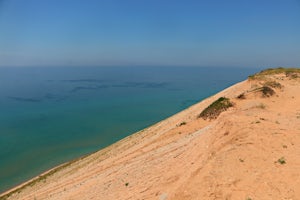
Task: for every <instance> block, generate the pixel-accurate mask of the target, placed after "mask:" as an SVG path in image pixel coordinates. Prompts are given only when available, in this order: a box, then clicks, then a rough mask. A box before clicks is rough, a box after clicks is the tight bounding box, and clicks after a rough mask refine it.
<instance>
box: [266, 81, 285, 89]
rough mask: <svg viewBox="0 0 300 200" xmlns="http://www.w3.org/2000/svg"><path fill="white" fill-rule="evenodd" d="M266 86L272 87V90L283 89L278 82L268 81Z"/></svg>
mask: <svg viewBox="0 0 300 200" xmlns="http://www.w3.org/2000/svg"><path fill="white" fill-rule="evenodd" d="M264 86H267V87H272V88H279V89H281V88H282V85H281V84H280V83H278V82H276V81H267V82H265V83H264Z"/></svg>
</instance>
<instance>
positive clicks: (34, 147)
mask: <svg viewBox="0 0 300 200" xmlns="http://www.w3.org/2000/svg"><path fill="white" fill-rule="evenodd" d="M257 71H259V69H257V68H232V67H227V68H224V67H223V68H221V67H219V68H217V67H214V68H208V67H10V68H8V67H3V68H0V110H1V112H0V192H3V191H5V190H7V189H9V188H11V187H13V186H15V185H17V184H19V183H22V182H24V181H26V180H28V179H30V178H32V177H34V176H36V175H38V174H40V173H41V172H43V171H45V170H47V169H50V168H52V167H54V166H56V165H58V164H61V163H63V162H66V161H69V160H71V159H75V158H77V157H79V156H82V155H85V154H88V153H91V152H94V151H96V150H98V149H101V148H104V147H106V146H108V145H110V144H112V143H114V142H116V141H118V140H120V139H122V138H124V137H126V136H128V135H130V134H132V133H134V132H136V131H138V130H141V129H143V128H146V127H148V126H150V125H151V124H153V123H156V122H158V121H160V120H162V119H165V118H166V117H169V116H171V115H173V114H175V113H177V112H179V111H180V110H183V109H185V108H187V107H189V106H190V105H192V104H194V103H196V102H198V101H200V100H202V99H204V98H206V97H209V96H211V95H213V94H215V93H216V92H218V91H221V90H223V89H224V88H226V87H228V86H230V85H233V84H235V83H237V82H239V81H242V80H245V79H246V78H247V76H248V75H250V74H253V73H255V72H257ZM199 112H201V111H199Z"/></svg>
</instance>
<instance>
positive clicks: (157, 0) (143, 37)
mask: <svg viewBox="0 0 300 200" xmlns="http://www.w3.org/2000/svg"><path fill="white" fill-rule="evenodd" d="M123 65H124V66H130V65H137V66H139V65H140V66H142V65H145V66H239V67H262V66H268V67H277V66H289V67H300V0H26V1H24V0H0V66H123Z"/></svg>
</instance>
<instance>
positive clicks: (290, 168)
mask: <svg viewBox="0 0 300 200" xmlns="http://www.w3.org/2000/svg"><path fill="white" fill-rule="evenodd" d="M266 85H267V88H269V89H271V91H273V92H275V93H274V94H271V93H272V92H270V91H269V92H268V91H267V92H266V93H264V90H262V89H261V88H262V87H264V86H266ZM220 97H227V98H229V99H230V101H231V102H232V103H233V104H234V106H233V107H230V108H229V109H228V110H226V111H224V112H222V113H221V114H220V115H219V116H218V117H217V118H216V119H212V120H209V119H207V120H204V119H202V118H199V117H198V116H199V114H200V113H201V112H202V111H203V110H204V109H205V108H206V107H208V106H209V105H210V104H211V103H212V102H214V101H216V100H217V99H218V98H220ZM237 97H239V98H237ZM299 144H300V78H299V77H297V73H295V74H294V75H292V76H290V74H285V73H279V74H271V75H264V76H262V77H255V78H252V79H249V80H246V81H243V82H240V83H238V84H236V85H234V86H232V87H229V88H227V89H225V90H223V91H222V92H220V93H218V94H216V95H214V96H212V97H210V98H207V99H205V100H203V101H201V102H199V103H197V104H195V105H193V106H191V107H190V108H188V109H186V110H184V111H182V112H180V113H178V114H176V115H174V116H172V117H170V118H168V119H166V120H163V121H161V122H159V123H157V124H155V125H153V126H151V127H149V128H147V129H144V130H142V131H140V132H138V133H135V134H133V135H131V136H129V137H127V138H125V139H123V140H121V141H119V142H117V143H115V144H113V145H111V146H109V147H108V148H105V149H103V150H100V151H98V152H96V153H94V154H92V155H89V156H87V157H84V158H81V159H79V160H77V161H74V162H71V163H68V164H66V165H63V166H61V167H59V168H58V169H56V170H54V171H52V172H50V173H49V172H48V173H46V174H45V175H43V176H41V177H38V178H36V180H33V181H31V183H29V184H28V183H27V185H23V187H21V188H20V187H19V189H18V188H15V189H13V190H12V191H9V192H6V193H4V194H3V195H2V198H3V199H6V198H7V199H36V200H39V199H64V200H65V199H80V200H84V199H99V200H106V199H107V200H112V199H114V200H116V199H122V200H127V199H132V200H136V199H158V200H167V199H201V200H205V199H234V200H235V199H239V200H241V199H245V200H246V199H247V200H250V199H252V200H256V199H259V200H264V199H272V200H274V199H280V200H281V199H287V200H288V199H289V200H292V199H293V200H296V199H300V145H299ZM8 193H9V195H7V194H8ZM0 199H1V197H0Z"/></svg>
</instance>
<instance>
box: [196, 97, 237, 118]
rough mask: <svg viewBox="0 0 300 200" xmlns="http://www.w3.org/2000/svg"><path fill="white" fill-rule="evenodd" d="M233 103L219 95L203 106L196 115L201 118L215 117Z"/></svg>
mask: <svg viewBox="0 0 300 200" xmlns="http://www.w3.org/2000/svg"><path fill="white" fill-rule="evenodd" d="M232 106H233V103H232V102H230V100H229V99H228V98H225V97H220V98H219V99H218V100H216V101H214V102H213V103H212V104H210V105H209V106H208V107H207V108H205V109H204V110H203V111H202V112H201V113H200V115H199V116H198V117H201V118H203V119H205V120H206V119H216V118H217V117H218V116H219V115H220V114H221V113H222V112H223V111H226V110H227V109H228V108H229V107H232Z"/></svg>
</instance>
